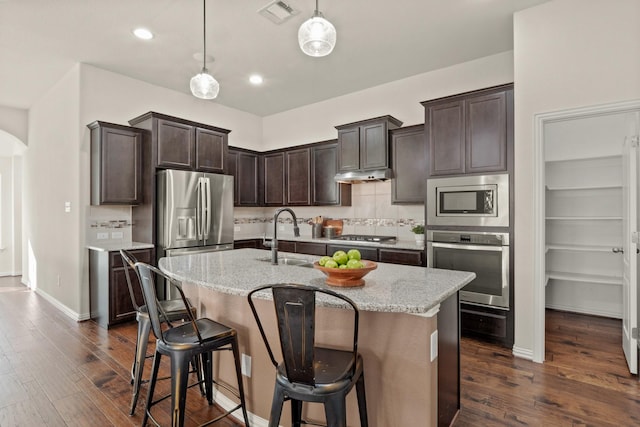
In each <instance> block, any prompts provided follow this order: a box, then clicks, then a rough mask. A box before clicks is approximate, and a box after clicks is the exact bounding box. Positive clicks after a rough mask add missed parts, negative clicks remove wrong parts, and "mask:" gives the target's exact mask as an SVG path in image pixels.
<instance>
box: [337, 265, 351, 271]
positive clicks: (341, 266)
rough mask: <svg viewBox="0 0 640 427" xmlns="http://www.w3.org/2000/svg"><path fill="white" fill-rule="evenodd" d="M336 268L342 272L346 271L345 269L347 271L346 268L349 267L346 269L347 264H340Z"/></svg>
mask: <svg viewBox="0 0 640 427" xmlns="http://www.w3.org/2000/svg"><path fill="white" fill-rule="evenodd" d="M338 268H340V269H343V270H346V269H347V268H349V267H347V264H340V265H339V266H338Z"/></svg>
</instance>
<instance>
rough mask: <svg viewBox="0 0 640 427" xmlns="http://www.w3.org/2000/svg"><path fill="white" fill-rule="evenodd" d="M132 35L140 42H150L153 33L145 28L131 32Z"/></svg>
mask: <svg viewBox="0 0 640 427" xmlns="http://www.w3.org/2000/svg"><path fill="white" fill-rule="evenodd" d="M133 34H134V35H135V36H136V37H137V38H139V39H142V40H151V39H152V38H153V33H152V32H151V31H149V30H147V29H146V28H136V29H135V30H133Z"/></svg>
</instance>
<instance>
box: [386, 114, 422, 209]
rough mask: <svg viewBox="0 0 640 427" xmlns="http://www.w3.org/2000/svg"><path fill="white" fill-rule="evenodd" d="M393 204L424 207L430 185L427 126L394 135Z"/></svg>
mask: <svg viewBox="0 0 640 427" xmlns="http://www.w3.org/2000/svg"><path fill="white" fill-rule="evenodd" d="M391 164H392V169H393V177H394V179H393V180H392V181H391V203H394V204H422V203H424V200H425V195H426V184H427V149H426V142H425V139H424V126H423V125H418V126H411V127H406V128H401V129H396V130H393V131H391Z"/></svg>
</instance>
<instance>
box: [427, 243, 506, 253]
mask: <svg viewBox="0 0 640 427" xmlns="http://www.w3.org/2000/svg"><path fill="white" fill-rule="evenodd" d="M428 244H429V245H431V246H433V247H434V248H449V249H463V250H471V251H493V252H502V251H503V249H504V248H507V247H508V246H486V245H465V244H462V243H439V242H428Z"/></svg>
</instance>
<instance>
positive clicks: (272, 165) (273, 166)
mask: <svg viewBox="0 0 640 427" xmlns="http://www.w3.org/2000/svg"><path fill="white" fill-rule="evenodd" d="M264 204H265V206H284V153H273V154H265V155H264Z"/></svg>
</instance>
